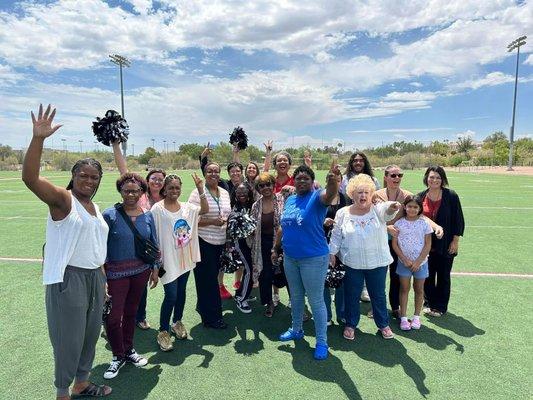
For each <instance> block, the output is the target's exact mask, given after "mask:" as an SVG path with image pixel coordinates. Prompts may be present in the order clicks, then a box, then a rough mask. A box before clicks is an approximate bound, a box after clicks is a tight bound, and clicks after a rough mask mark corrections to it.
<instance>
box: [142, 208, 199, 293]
mask: <svg viewBox="0 0 533 400" xmlns="http://www.w3.org/2000/svg"><path fill="white" fill-rule="evenodd" d="M180 204H181V208H180V209H179V210H178V211H177V212H171V211H169V210H167V209H166V208H165V205H164V200H161V201H159V202H157V203H155V204H154V205H153V207H152V209H151V211H152V215H153V216H154V221H155V229H156V231H157V238H158V240H159V249H160V250H161V259H162V261H163V267H164V268H165V271H167V272H166V274H165V275H163V276H162V277H161V283H162V284H163V285H166V284H167V283H170V282H173V281H174V280H175V279H177V278H178V277H179V276H181V275H182V274H184V273H185V272H187V271H190V270H192V269H193V268H194V267H195V266H196V263H197V262H198V261H200V246H199V244H198V216H199V213H200V207H199V206H197V205H194V204H191V203H180Z"/></svg>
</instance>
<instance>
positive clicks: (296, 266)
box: [283, 254, 329, 344]
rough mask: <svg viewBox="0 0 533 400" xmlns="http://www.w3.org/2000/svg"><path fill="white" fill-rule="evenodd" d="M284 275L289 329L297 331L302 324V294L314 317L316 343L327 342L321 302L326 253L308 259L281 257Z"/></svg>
mask: <svg viewBox="0 0 533 400" xmlns="http://www.w3.org/2000/svg"><path fill="white" fill-rule="evenodd" d="M283 262H284V267H285V275H286V276H287V282H288V283H289V289H290V292H291V305H292V307H291V314H292V329H293V330H294V331H301V330H302V325H303V315H304V303H305V294H306V293H307V298H308V299H309V305H310V306H311V311H312V312H313V319H314V320H315V335H316V343H317V344H327V342H328V339H327V328H328V327H327V319H326V317H327V315H326V314H327V313H326V305H325V304H324V281H325V279H326V272H327V270H328V263H329V255H328V254H326V255H324V256H318V257H308V258H299V259H298V258H292V257H289V256H287V255H285V257H284V260H283Z"/></svg>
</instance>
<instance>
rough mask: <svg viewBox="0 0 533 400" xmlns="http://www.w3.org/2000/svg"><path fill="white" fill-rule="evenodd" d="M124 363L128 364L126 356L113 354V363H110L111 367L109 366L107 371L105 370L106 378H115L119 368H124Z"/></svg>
mask: <svg viewBox="0 0 533 400" xmlns="http://www.w3.org/2000/svg"><path fill="white" fill-rule="evenodd" d="M124 364H126V360H125V359H124V358H118V357H116V356H113V359H112V360H111V364H109V368H107V371H106V372H104V379H113V378H114V377H115V376H117V375H118V371H119V369H120V368H122V366H123V365H124Z"/></svg>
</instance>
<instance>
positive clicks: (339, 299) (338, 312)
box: [324, 284, 344, 322]
mask: <svg viewBox="0 0 533 400" xmlns="http://www.w3.org/2000/svg"><path fill="white" fill-rule="evenodd" d="M334 301H335V317H336V318H337V322H339V321H341V320H343V319H344V285H343V284H341V285H340V286H339V287H338V288H335V300H334ZM324 302H325V303H326V311H327V316H328V318H327V320H328V321H331V319H332V318H333V312H332V311H331V289H330V288H328V287H324Z"/></svg>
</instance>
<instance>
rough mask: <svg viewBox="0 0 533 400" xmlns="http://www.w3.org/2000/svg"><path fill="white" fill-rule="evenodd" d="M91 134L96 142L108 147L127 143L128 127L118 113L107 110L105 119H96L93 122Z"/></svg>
mask: <svg viewBox="0 0 533 400" xmlns="http://www.w3.org/2000/svg"><path fill="white" fill-rule="evenodd" d="M93 132H94V136H96V140H98V141H99V142H100V143H102V144H103V145H105V146H110V145H111V144H112V143H113V142H119V143H123V142H126V141H128V134H129V126H128V123H127V121H126V120H125V119H124V118H122V116H121V115H120V114H119V113H118V112H116V111H114V110H108V111H107V112H106V113H105V117H103V118H98V117H96V121H94V122H93Z"/></svg>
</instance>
